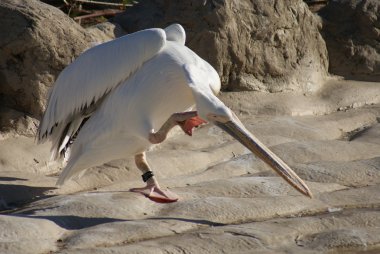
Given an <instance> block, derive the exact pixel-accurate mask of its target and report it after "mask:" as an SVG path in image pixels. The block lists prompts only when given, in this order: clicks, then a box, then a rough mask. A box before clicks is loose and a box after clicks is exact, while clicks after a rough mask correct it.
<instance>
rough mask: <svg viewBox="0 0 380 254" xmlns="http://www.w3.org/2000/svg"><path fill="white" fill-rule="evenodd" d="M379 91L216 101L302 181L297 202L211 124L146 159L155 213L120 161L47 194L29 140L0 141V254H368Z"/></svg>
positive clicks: (46, 168)
mask: <svg viewBox="0 0 380 254" xmlns="http://www.w3.org/2000/svg"><path fill="white" fill-rule="evenodd" d="M379 85H380V84H379V83H375V82H372V83H370V82H368V83H365V82H354V81H341V80H336V79H333V80H331V81H329V82H328V83H327V84H326V85H325V86H324V88H323V89H322V90H320V91H319V92H317V93H316V94H313V95H309V94H300V93H298V94H297V93H279V94H269V93H268V94H267V93H255V92H233V93H224V94H222V95H221V98H222V99H223V100H224V101H225V102H226V103H227V104H228V105H229V106H231V108H233V109H234V110H235V112H237V113H238V114H239V115H240V117H241V119H242V121H243V122H244V123H245V124H246V126H247V127H248V129H250V130H251V131H252V132H253V133H254V134H255V135H256V136H258V137H259V138H260V139H261V140H262V141H263V142H264V143H265V144H267V145H268V146H269V147H270V148H271V149H272V150H273V151H274V152H275V153H276V154H278V155H279V156H280V157H282V158H283V159H284V160H285V161H286V162H287V163H288V164H289V165H290V166H291V167H292V168H294V170H295V171H296V172H297V173H298V174H299V175H300V176H301V177H302V178H303V179H305V180H306V181H307V183H308V185H309V186H310V188H311V190H312V191H313V193H314V198H313V199H309V198H306V197H304V196H302V195H301V194H299V193H298V192H296V191H294V190H293V189H292V188H291V187H289V186H288V185H287V184H286V183H285V182H284V181H283V180H282V178H280V177H278V176H277V175H276V174H275V173H273V172H272V171H271V170H270V169H269V168H268V167H267V166H266V165H265V164H264V163H263V162H262V161H260V160H259V159H257V158H255V157H254V156H253V155H252V154H250V153H248V151H247V150H246V149H245V148H244V147H243V146H241V145H240V144H239V143H237V142H236V141H233V140H232V139H231V138H230V137H229V136H227V135H226V134H224V133H223V132H222V131H221V130H219V129H217V128H216V127H214V126H204V127H202V128H201V129H199V130H197V131H195V133H194V136H193V137H188V136H185V135H183V134H181V133H179V132H178V131H177V133H174V134H173V135H172V136H171V138H170V139H169V140H168V141H167V142H165V143H164V144H162V145H160V146H158V147H156V148H155V149H153V150H152V151H151V152H149V153H148V159H149V162H150V163H151V164H152V165H153V167H154V169H155V171H156V175H158V177H159V179H160V181H161V184H162V185H164V186H167V187H168V188H170V189H171V190H172V191H174V192H176V193H177V194H179V195H180V196H181V199H180V200H179V201H178V202H176V203H172V204H157V203H154V202H152V201H150V200H149V199H146V198H145V197H143V196H140V195H139V194H136V193H132V192H129V191H128V190H129V188H131V187H136V186H142V181H141V180H140V172H139V171H138V170H137V169H136V167H135V166H134V164H133V161H132V160H123V161H115V162H110V163H107V164H106V165H104V166H101V167H97V168H95V169H91V170H89V171H88V172H87V173H86V174H85V175H84V176H83V177H82V178H80V179H78V180H76V181H70V182H68V183H67V184H66V185H64V186H63V187H62V188H61V189H56V188H55V186H54V184H55V181H56V180H57V173H58V168H59V167H58V166H59V165H58V164H54V163H51V162H48V158H49V147H48V145H41V146H36V145H35V143H34V139H33V138H32V137H29V138H28V137H9V138H7V139H4V140H2V141H1V142H0V195H1V200H0V207H1V210H2V214H1V215H0V225H3V226H2V230H1V232H0V250H1V253H91V254H95V253H320V252H327V251H331V252H332V253H339V252H342V251H343V250H344V251H345V253H378V252H379V251H380V195H379V193H380V135H379V134H380V124H379V119H380V86H379Z"/></svg>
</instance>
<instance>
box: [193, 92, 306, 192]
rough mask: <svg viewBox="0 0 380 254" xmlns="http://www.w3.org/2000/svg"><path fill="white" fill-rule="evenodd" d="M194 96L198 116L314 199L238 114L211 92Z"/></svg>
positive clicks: (304, 185)
mask: <svg viewBox="0 0 380 254" xmlns="http://www.w3.org/2000/svg"><path fill="white" fill-rule="evenodd" d="M193 94H194V97H195V101H196V104H197V111H198V115H199V116H200V117H201V118H203V119H205V120H207V121H209V122H210V123H213V124H214V125H216V126H218V127H219V128H221V129H222V130H224V131H225V132H227V133H228V134H229V135H231V136H232V137H233V138H235V139H236V140H237V141H239V142H240V143H241V144H242V145H244V146H245V147H247V148H248V149H249V150H250V151H251V152H252V153H254V154H255V155H256V156H258V157H259V158H261V159H262V160H263V161H265V162H266V163H267V164H268V165H269V166H271V167H272V168H273V169H274V170H275V171H276V172H277V173H278V174H279V175H280V176H281V177H283V178H284V179H285V180H286V181H287V182H288V183H289V184H290V185H291V186H293V187H294V188H295V189H297V190H298V191H299V192H301V193H302V194H304V195H306V196H309V197H312V194H311V191H310V190H309V188H308V187H307V185H306V184H305V183H304V182H303V181H302V180H301V179H300V178H299V177H298V175H297V174H296V173H295V172H294V171H293V170H292V169H291V168H290V167H289V166H288V165H286V163H285V162H283V161H282V160H281V159H280V158H279V157H277V156H276V155H275V154H274V153H273V152H271V151H270V150H269V149H268V148H267V147H266V146H265V145H264V144H263V143H261V142H260V141H259V140H258V139H257V138H256V137H255V136H254V135H253V134H252V133H251V132H250V131H248V130H247V129H246V128H245V126H244V125H243V123H242V122H241V121H240V120H239V118H238V117H237V116H236V114H235V113H234V112H233V111H232V110H231V109H229V108H228V107H227V106H226V105H224V103H223V102H222V101H220V100H219V99H218V98H217V97H216V96H215V95H214V94H213V93H212V91H211V90H210V91H209V92H207V91H205V90H203V91H199V90H198V91H194V90H193Z"/></svg>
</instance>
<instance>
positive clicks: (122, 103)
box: [37, 24, 311, 202]
mask: <svg viewBox="0 0 380 254" xmlns="http://www.w3.org/2000/svg"><path fill="white" fill-rule="evenodd" d="M185 37H186V35H185V31H184V29H183V28H182V26H181V25H178V24H173V25H171V26H169V27H167V28H165V29H159V28H154V29H147V30H143V31H139V32H136V33H132V34H129V35H126V36H123V37H120V38H117V39H115V40H113V41H110V42H106V43H103V44H100V45H98V46H95V47H93V48H91V49H89V50H87V51H85V52H84V53H83V54H82V55H80V56H79V57H78V58H77V59H76V60H75V61H74V62H73V63H71V64H70V65H69V66H67V67H66V68H65V69H64V70H63V71H62V72H61V74H60V75H59V77H58V79H57V81H56V82H55V85H54V87H53V90H52V92H51V94H50V98H49V102H48V106H47V109H46V111H45V114H44V117H43V119H42V121H41V124H40V126H39V131H38V134H37V135H38V141H39V142H43V141H45V140H47V139H49V140H50V141H51V142H52V157H53V158H54V159H57V158H59V157H61V156H62V155H63V154H64V152H65V151H66V149H67V148H68V147H69V146H70V149H71V150H70V156H69V158H68V162H67V165H66V167H65V168H64V170H63V171H62V173H61V175H60V177H59V179H58V182H57V185H62V184H63V183H64V182H65V181H66V180H68V179H69V178H71V177H72V176H74V175H77V174H79V173H80V172H82V171H84V170H85V169H87V168H90V167H93V166H96V165H100V164H103V163H106V162H108V161H111V160H114V159H120V158H125V157H126V156H131V155H133V156H135V161H136V165H137V167H138V168H139V169H140V170H141V171H142V172H143V180H144V181H145V182H146V183H147V184H146V186H145V187H143V188H134V189H132V191H135V192H140V193H142V194H144V195H146V196H147V197H149V198H150V199H152V200H154V201H157V202H174V201H176V200H177V199H178V196H177V195H175V194H174V193H172V192H170V191H169V190H164V189H162V188H161V187H160V186H159V184H158V182H157V179H156V178H155V176H154V175H153V172H152V170H151V168H150V166H149V165H148V163H147V161H146V159H145V151H146V150H147V149H149V147H150V146H152V144H157V143H160V142H162V141H164V140H165V138H166V135H167V133H168V132H169V130H170V129H171V128H172V127H174V126H175V125H180V126H181V127H182V129H183V130H184V131H185V132H186V133H188V134H191V131H192V129H193V127H196V126H198V125H200V124H201V123H204V122H205V121H208V122H210V123H213V124H215V125H216V126H218V127H220V128H222V129H223V130H224V131H226V132H227V133H229V134H230V135H231V136H233V137H234V138H235V139H237V140H238V141H239V142H240V143H242V144H243V145H244V146H246V147H247V148H248V149H249V150H250V151H252V152H253V153H254V154H256V155H257V156H258V157H260V158H261V159H262V160H264V161H265V162H266V163H268V164H269V165H270V166H271V167H272V168H273V169H274V170H275V171H276V172H277V173H278V174H279V175H280V176H282V177H283V178H284V179H285V180H286V181H288V183H289V184H291V185H292V186H293V187H294V188H296V189H297V190H298V191H300V192H301V193H303V194H304V195H307V196H309V197H311V192H310V190H309V188H308V187H307V186H306V184H305V183H304V182H303V181H302V180H301V179H300V178H299V177H298V176H297V175H296V173H295V172H293V170H291V169H290V168H289V167H288V166H287V165H286V164H285V163H284V162H283V161H282V160H281V159H280V158H278V157H277V156H276V155H275V154H274V153H272V152H271V151H270V150H269V149H268V148H267V147H265V146H264V145H263V144H262V143H261V142H260V141H259V140H258V139H257V138H255V137H254V136H253V135H252V134H251V133H250V132H249V131H248V130H247V129H246V128H245V127H244V126H243V124H242V123H241V122H240V120H239V119H238V118H237V116H236V115H235V114H234V113H233V112H232V111H231V110H230V109H229V108H228V107H227V106H225V105H224V104H223V102H222V101H220V100H219V99H218V98H217V97H216V94H217V93H218V92H219V90H220V79H219V76H218V74H217V72H216V71H215V69H214V68H213V67H211V65H210V64H208V63H207V62H206V61H204V60H203V59H202V58H200V57H199V56H198V55H197V54H195V53H194V52H193V51H192V50H190V49H189V48H187V47H186V46H185ZM194 105H195V106H196V109H197V111H190V110H191V109H192V107H193V106H194ZM203 119H204V120H203Z"/></svg>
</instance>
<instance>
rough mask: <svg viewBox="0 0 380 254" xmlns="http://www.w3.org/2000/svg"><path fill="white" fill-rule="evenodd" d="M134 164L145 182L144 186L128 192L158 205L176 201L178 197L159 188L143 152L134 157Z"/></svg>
mask: <svg viewBox="0 0 380 254" xmlns="http://www.w3.org/2000/svg"><path fill="white" fill-rule="evenodd" d="M135 162H136V166H137V167H138V168H139V169H140V170H141V171H142V172H143V173H144V174H143V175H142V179H143V181H144V182H146V186H145V187H142V188H133V189H130V191H132V192H137V193H141V194H143V195H144V196H145V197H147V198H149V199H150V200H152V201H154V202H158V203H171V202H176V201H177V200H178V198H179V197H178V196H177V195H176V194H175V193H173V192H171V191H169V190H164V189H162V188H161V187H160V185H159V184H158V182H157V180H156V178H155V176H154V175H153V172H152V171H151V170H150V167H149V165H148V162H147V161H146V157H145V153H144V152H143V153H139V154H136V155H135Z"/></svg>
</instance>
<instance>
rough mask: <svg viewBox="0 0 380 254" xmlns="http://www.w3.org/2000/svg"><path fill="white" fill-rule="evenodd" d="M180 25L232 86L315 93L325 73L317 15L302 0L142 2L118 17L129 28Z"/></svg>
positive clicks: (190, 42) (194, 46) (191, 43)
mask: <svg viewBox="0 0 380 254" xmlns="http://www.w3.org/2000/svg"><path fill="white" fill-rule="evenodd" d="M173 21H175V22H178V23H180V24H181V25H183V27H184V28H185V30H186V34H187V40H186V45H188V46H189V47H190V48H191V49H193V50H194V51H195V52H197V54H199V55H200V56H201V57H202V58H203V59H205V60H206V61H208V62H209V63H210V64H211V65H212V66H213V67H214V68H215V69H216V70H217V71H218V73H219V75H220V77H221V80H222V83H223V86H224V88H225V89H228V90H235V91H236V90H255V91H258V90H261V91H272V92H278V91H283V90H298V91H308V92H310V91H315V90H317V89H318V88H319V85H320V84H321V80H322V79H323V78H324V77H325V76H326V73H327V67H328V57H327V50H326V45H325V43H324V41H323V39H322V37H321V35H320V34H319V31H318V27H320V26H321V23H320V20H319V18H317V16H314V15H313V14H312V13H311V12H310V11H309V9H308V7H307V5H306V4H305V3H304V2H303V1H301V0H291V1H287V2H286V3H285V2H283V1H275V0H270V1H268V0H260V1H248V0H228V1H203V0H191V1H154V0H149V1H141V2H139V3H138V4H137V5H135V6H133V7H131V8H128V9H127V10H126V12H125V13H123V14H121V15H119V16H117V17H116V18H115V19H114V22H116V23H119V24H120V25H121V26H122V27H123V28H124V29H125V30H126V31H128V32H135V31H138V30H141V29H146V28H151V27H166V26H167V25H170V24H172V23H173Z"/></svg>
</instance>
